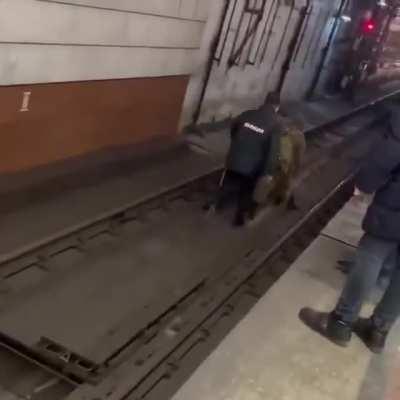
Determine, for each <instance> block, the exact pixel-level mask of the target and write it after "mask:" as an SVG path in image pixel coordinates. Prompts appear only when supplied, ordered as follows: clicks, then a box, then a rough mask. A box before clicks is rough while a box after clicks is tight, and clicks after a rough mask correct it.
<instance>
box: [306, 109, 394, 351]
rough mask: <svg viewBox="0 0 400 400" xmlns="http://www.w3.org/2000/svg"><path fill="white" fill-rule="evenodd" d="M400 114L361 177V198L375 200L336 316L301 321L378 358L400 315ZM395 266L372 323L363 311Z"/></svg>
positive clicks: (314, 315)
mask: <svg viewBox="0 0 400 400" xmlns="http://www.w3.org/2000/svg"><path fill="white" fill-rule="evenodd" d="M399 111H400V110H398V109H397V110H395V111H394V112H392V115H391V117H390V124H389V125H390V126H389V129H388V131H387V133H386V135H385V137H383V138H382V139H381V140H380V142H379V143H378V144H377V145H376V146H375V147H374V150H373V153H372V154H371V155H370V156H369V158H368V160H367V162H366V163H365V165H364V166H363V167H362V168H361V170H360V172H359V174H358V176H357V177H356V192H355V196H356V197H362V196H364V195H365V194H367V195H372V194H374V198H373V200H372V203H371V205H370V206H369V209H368V211H367V215H366V217H365V218H364V221H363V229H364V231H365V235H364V237H363V238H362V239H361V242H360V244H359V247H358V250H357V254H356V260H355V265H354V267H353V268H352V270H351V272H350V274H349V276H348V279H347V283H346V285H345V288H344V290H343V292H342V294H341V296H340V299H339V301H338V303H337V305H336V307H335V309H334V311H332V312H331V313H322V312H318V311H315V310H313V309H310V308H304V309H302V310H301V311H300V318H301V320H302V321H303V322H304V323H305V324H306V325H308V326H309V327H310V328H311V329H313V330H314V331H316V332H318V333H319V334H321V335H323V336H324V337H326V338H328V339H330V340H331V341H332V342H334V343H335V344H337V345H340V346H346V345H347V344H348V343H349V342H350V340H351V337H352V334H353V332H354V333H355V334H356V335H358V336H359V337H360V338H361V339H362V340H363V342H364V343H365V344H366V345H367V346H368V348H369V349H370V350H371V351H372V352H374V353H381V352H382V351H383V350H384V347H385V343H386V339H387V336H388V334H389V332H390V330H391V328H392V327H393V325H394V323H395V322H396V321H397V320H398V318H399V316H400V257H399V246H400V113H399ZM388 260H391V262H392V263H393V264H394V265H393V266H390V267H387V268H389V269H390V270H393V273H392V275H391V277H390V283H389V286H388V287H387V289H386V290H385V293H384V295H383V297H382V299H381V301H380V303H379V304H378V305H377V306H376V308H375V310H374V312H373V314H372V316H371V317H370V318H369V319H365V318H359V314H360V311H361V308H362V306H363V304H364V302H365V300H366V299H367V297H368V295H369V294H370V292H371V291H372V289H373V288H374V286H375V285H376V282H377V279H378V277H379V275H380V273H381V270H382V268H383V266H384V265H385V262H386V263H387V262H388Z"/></svg>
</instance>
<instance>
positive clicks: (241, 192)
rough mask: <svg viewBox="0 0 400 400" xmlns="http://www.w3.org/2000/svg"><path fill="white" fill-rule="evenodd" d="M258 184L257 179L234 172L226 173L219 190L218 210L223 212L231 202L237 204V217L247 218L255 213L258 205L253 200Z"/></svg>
mask: <svg viewBox="0 0 400 400" xmlns="http://www.w3.org/2000/svg"><path fill="white" fill-rule="evenodd" d="M256 184H257V178H256V177H248V176H244V175H242V174H239V173H237V172H234V171H229V170H228V171H226V175H225V179H224V181H223V184H222V186H221V188H220V190H219V193H218V196H217V201H216V208H217V209H219V210H221V209H222V208H224V207H225V206H226V205H227V204H228V203H230V202H236V203H237V216H239V217H245V216H246V214H248V213H253V212H254V211H255V208H256V203H255V201H254V200H253V196H254V190H255V187H256Z"/></svg>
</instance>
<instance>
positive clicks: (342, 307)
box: [336, 234, 400, 331]
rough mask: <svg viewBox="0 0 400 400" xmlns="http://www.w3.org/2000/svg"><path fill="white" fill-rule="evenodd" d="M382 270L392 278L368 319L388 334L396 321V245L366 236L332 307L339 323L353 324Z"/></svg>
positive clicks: (399, 277)
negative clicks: (343, 286) (388, 271)
mask: <svg viewBox="0 0 400 400" xmlns="http://www.w3.org/2000/svg"><path fill="white" fill-rule="evenodd" d="M389 263H390V264H392V265H388V264H389ZM385 266H386V269H389V270H391V271H392V273H393V274H392V275H391V277H390V283H389V286H388V287H387V289H386V291H385V294H384V295H383V298H382V300H381V301H380V303H379V304H378V305H377V307H376V308H375V310H374V313H373V316H372V318H373V320H374V322H375V325H376V326H377V327H378V328H380V329H381V330H383V331H388V330H389V329H390V328H391V327H392V325H393V324H394V323H395V322H396V321H397V319H398V318H399V316H400V264H399V243H397V242H395V241H388V240H384V239H380V238H378V237H375V236H372V235H368V234H366V235H365V236H364V237H363V238H362V239H361V242H360V245H359V247H358V250H357V255H356V260H355V265H354V267H353V268H352V270H351V272H350V275H349V277H348V279H347V283H346V286H345V288H344V290H343V293H342V295H341V297H340V300H339V302H338V304H337V306H336V313H337V314H338V315H339V317H340V318H341V319H342V320H343V321H345V322H347V323H349V324H353V323H354V322H355V321H356V320H357V318H358V316H359V313H360V311H361V307H362V305H363V304H364V302H365V301H366V299H367V297H368V295H369V294H370V292H371V291H372V289H373V288H374V287H375V285H376V282H377V280H378V278H379V275H380V273H381V271H382V269H383V268H384V267H385Z"/></svg>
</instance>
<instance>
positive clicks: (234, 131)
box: [231, 115, 243, 139]
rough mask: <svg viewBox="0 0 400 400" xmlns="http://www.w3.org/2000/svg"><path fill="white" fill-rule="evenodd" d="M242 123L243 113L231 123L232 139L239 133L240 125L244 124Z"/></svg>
mask: <svg viewBox="0 0 400 400" xmlns="http://www.w3.org/2000/svg"><path fill="white" fill-rule="evenodd" d="M242 123H243V121H242V115H239V116H238V117H236V118H235V119H234V120H233V122H232V125H231V139H233V138H234V137H235V136H236V135H237V133H238V132H239V129H240V127H241V126H242Z"/></svg>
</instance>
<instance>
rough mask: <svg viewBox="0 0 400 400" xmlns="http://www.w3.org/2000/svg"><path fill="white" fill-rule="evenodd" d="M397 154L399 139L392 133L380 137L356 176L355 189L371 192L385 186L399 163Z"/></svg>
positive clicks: (399, 154) (399, 149) (399, 145)
mask: <svg viewBox="0 0 400 400" xmlns="http://www.w3.org/2000/svg"><path fill="white" fill-rule="evenodd" d="M399 156H400V141H399V140H397V139H396V138H395V137H394V136H393V135H390V136H388V137H385V138H382V139H381V140H380V141H379V143H378V144H377V145H376V146H375V147H374V150H373V153H372V154H370V156H369V158H368V159H367V160H366V163H365V164H364V166H363V167H362V168H361V170H360V172H359V173H358V175H357V177H356V187H357V189H358V190H360V191H361V192H363V193H366V194H372V193H375V192H376V191H378V190H379V189H381V188H382V187H383V186H385V185H386V183H387V182H388V181H389V179H390V176H391V174H392V172H393V171H394V169H396V168H397V167H398V166H399V165H400V157H399Z"/></svg>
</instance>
